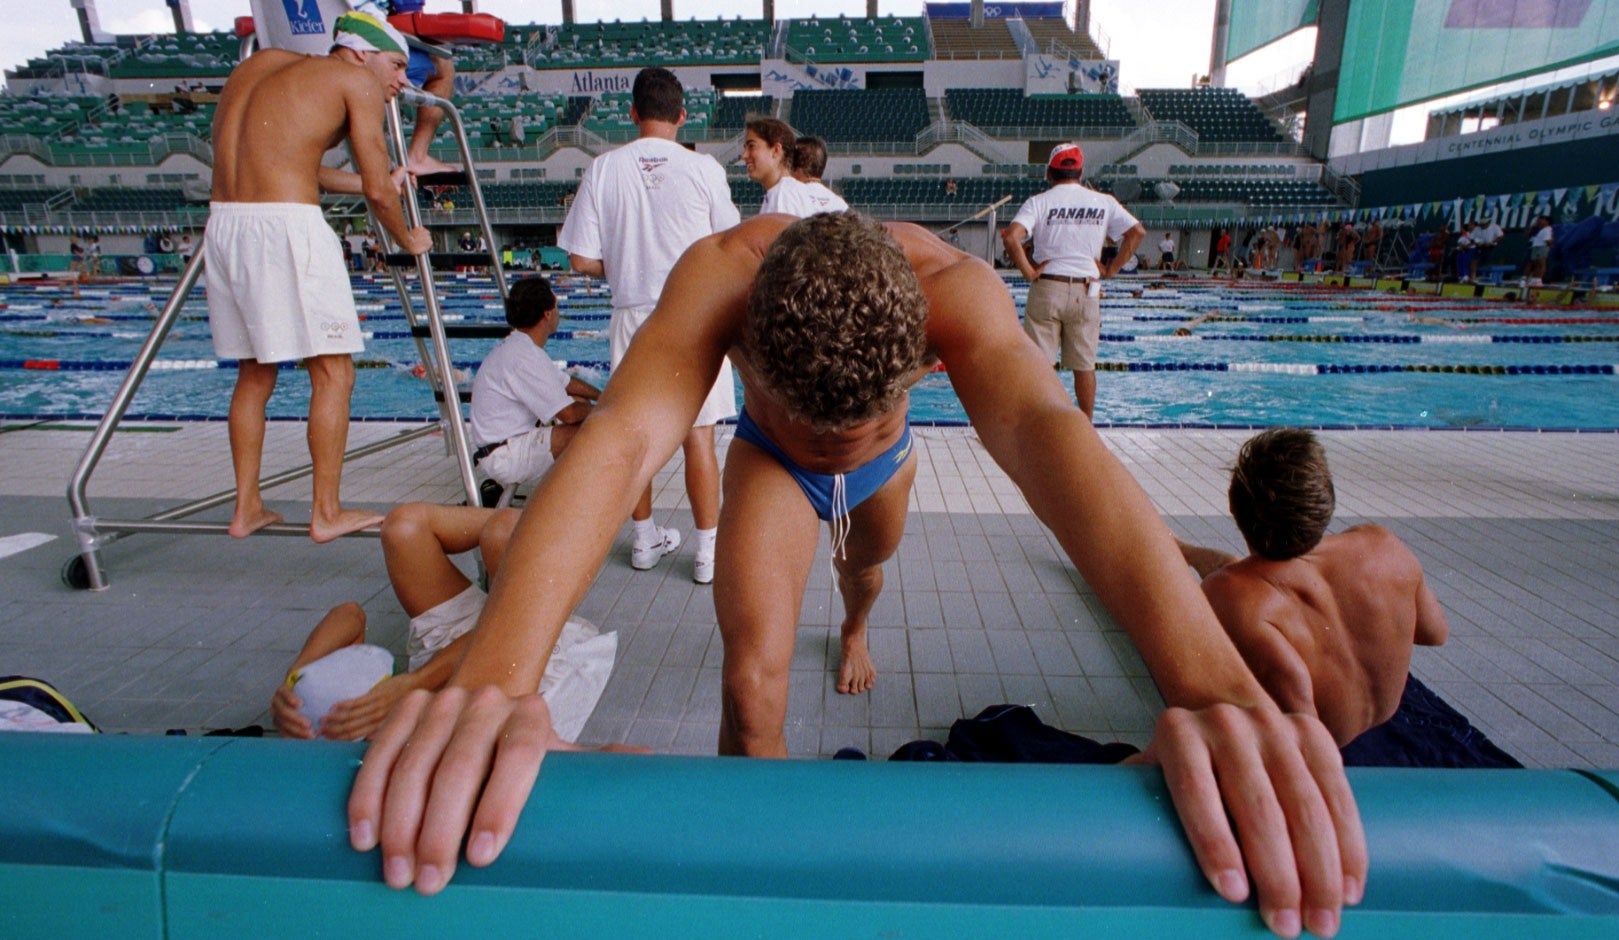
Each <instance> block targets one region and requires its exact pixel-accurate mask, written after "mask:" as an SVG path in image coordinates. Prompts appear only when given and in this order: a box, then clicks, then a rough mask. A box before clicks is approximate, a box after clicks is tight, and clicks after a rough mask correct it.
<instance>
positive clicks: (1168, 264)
mask: <svg viewBox="0 0 1619 940" xmlns="http://www.w3.org/2000/svg"><path fill="white" fill-rule="evenodd" d="M1174 266H1175V238H1174V236H1172V235H1170V234H1169V233H1168V232H1165V233H1164V240H1163V241H1161V242H1159V243H1158V270H1160V271H1167V270H1169V269H1170V268H1173V267H1174Z"/></svg>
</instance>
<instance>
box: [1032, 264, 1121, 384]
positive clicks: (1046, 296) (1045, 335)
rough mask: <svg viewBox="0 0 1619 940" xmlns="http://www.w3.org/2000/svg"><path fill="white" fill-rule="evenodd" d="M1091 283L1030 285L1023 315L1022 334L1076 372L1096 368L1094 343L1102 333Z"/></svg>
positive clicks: (1098, 301)
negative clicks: (1027, 335)
mask: <svg viewBox="0 0 1619 940" xmlns="http://www.w3.org/2000/svg"><path fill="white" fill-rule="evenodd" d="M1094 283H1095V282H1094V281H1092V282H1091V284H1080V283H1073V284H1065V283H1063V282H1062V281H1050V280H1044V279H1042V280H1038V281H1035V282H1034V283H1033V284H1032V285H1030V286H1029V301H1028V305H1027V306H1026V307H1025V308H1024V312H1023V331H1024V332H1026V333H1028V334H1029V338H1030V339H1032V340H1034V342H1035V345H1037V346H1039V347H1040V350H1041V351H1042V352H1044V353H1045V354H1046V358H1047V359H1056V360H1057V365H1058V367H1060V368H1063V369H1071V370H1073V371H1075V372H1091V371H1094V370H1095V369H1096V344H1097V342H1098V340H1099V339H1100V338H1101V334H1102V301H1101V297H1100V296H1099V294H1100V292H1098V296H1092V295H1091V292H1090V288H1091V285H1092V284H1094Z"/></svg>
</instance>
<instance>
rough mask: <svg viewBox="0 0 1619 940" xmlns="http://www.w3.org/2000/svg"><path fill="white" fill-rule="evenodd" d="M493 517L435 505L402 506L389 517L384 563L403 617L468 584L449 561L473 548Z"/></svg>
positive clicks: (470, 509) (484, 511) (490, 513)
mask: <svg viewBox="0 0 1619 940" xmlns="http://www.w3.org/2000/svg"><path fill="white" fill-rule="evenodd" d="M494 515H495V511H494V510H491V509H482V508H479V507H475V506H474V507H469V506H440V505H438V504H437V503H405V504H403V505H400V506H395V507H394V508H393V509H392V510H390V511H389V512H388V518H386V519H384V520H383V522H382V558H383V560H384V561H385V562H386V563H387V565H388V582H389V583H390V584H392V585H393V589H394V595H395V596H397V597H398V598H399V605H400V606H401V607H403V608H404V609H405V614H406V616H410V617H415V616H419V615H420V614H422V613H424V612H425V611H428V610H431V609H433V608H434V607H437V606H438V605H440V604H442V603H444V602H445V601H447V600H449V599H450V598H452V597H454V596H456V595H457V594H460V593H461V592H462V591H465V590H466V589H467V587H468V586H469V585H471V584H472V582H471V581H470V580H468V579H467V576H466V575H465V574H463V573H462V572H461V569H460V568H457V567H456V566H455V563H454V562H452V561H450V556H451V555H459V554H460V553H462V552H465V551H471V550H472V549H474V548H476V547H477V546H478V541H479V537H480V536H481V534H482V533H483V529H484V526H485V525H486V524H488V522H489V521H490V519H491V518H493V517H494Z"/></svg>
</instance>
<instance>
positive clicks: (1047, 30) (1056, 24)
mask: <svg viewBox="0 0 1619 940" xmlns="http://www.w3.org/2000/svg"><path fill="white" fill-rule="evenodd" d="M1023 25H1024V26H1026V27H1028V30H1029V35H1030V36H1031V37H1032V38H1033V39H1034V44H1035V46H1036V47H1037V48H1038V49H1039V50H1040V51H1041V52H1049V51H1050V50H1051V43H1052V42H1053V41H1055V42H1058V43H1061V44H1062V45H1063V46H1064V47H1066V48H1067V49H1068V50H1069V51H1070V52H1074V53H1077V54H1078V55H1079V57H1080V58H1081V59H1088V60H1097V59H1104V58H1106V56H1104V55H1102V50H1101V49H1100V48H1098V47H1097V45H1096V40H1094V39H1092V38H1091V37H1089V36H1087V35H1085V34H1084V33H1076V32H1074V31H1073V29H1071V28H1070V27H1069V26H1068V21H1067V20H1065V19H1063V18H1062V17H1054V16H1037V17H1025V18H1024V20H1023Z"/></svg>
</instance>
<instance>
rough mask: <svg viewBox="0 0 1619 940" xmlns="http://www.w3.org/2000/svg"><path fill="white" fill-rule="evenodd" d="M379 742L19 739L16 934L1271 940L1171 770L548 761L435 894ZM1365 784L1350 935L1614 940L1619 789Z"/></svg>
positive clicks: (14, 754)
mask: <svg viewBox="0 0 1619 940" xmlns="http://www.w3.org/2000/svg"><path fill="white" fill-rule="evenodd" d="M363 753H364V749H363V746H361V745H349V744H337V743H325V742H304V741H281V740H272V739H263V740H253V739H241V738H237V739H221V738H164V737H155V736H149V737H132V736H117V737H114V736H82V737H80V736H67V735H45V734H8V735H4V736H0V780H3V781H4V783H5V788H6V804H5V807H4V809H3V810H0V933H3V934H4V935H6V936H16V937H25V936H39V937H47V936H86V937H89V936H109V937H110V936H117V937H153V938H160V937H161V938H166V940H187V938H192V937H199V938H202V937H206V938H212V937H225V936H229V937H239V936H253V937H271V936H274V937H308V936H334V937H344V936H352V937H370V936H401V937H403V936H445V935H448V934H450V933H454V934H456V935H466V936H490V937H504V936H541V935H545V936H562V937H576V936H584V937H613V938H619V937H631V938H638V937H646V938H670V937H673V938H683V937H703V938H709V937H731V936H770V937H794V936H806V935H808V936H832V935H836V936H904V937H916V936H982V937H1001V936H1017V937H1026V936H1036V937H1073V936H1080V935H1084V934H1102V935H1118V936H1195V937H1198V938H1199V940H1217V938H1225V937H1245V938H1258V937H1263V936H1266V934H1265V933H1264V929H1263V925H1262V924H1261V922H1260V920H1259V917H1258V914H1257V911H1256V910H1255V907H1254V904H1253V902H1249V903H1248V904H1246V905H1232V904H1228V903H1226V902H1225V901H1222V900H1221V899H1220V898H1219V897H1218V896H1216V895H1215V894H1214V892H1213V890H1212V889H1210V888H1209V887H1208V885H1207V883H1206V882H1205V881H1204V879H1203V877H1202V875H1201V873H1200V872H1199V871H1198V869H1197V867H1196V865H1195V863H1194V861H1193V858H1192V855H1191V851H1190V849H1189V848H1188V846H1187V844H1186V840H1185V837H1184V836H1183V835H1182V833H1181V831H1180V828H1179V826H1178V824H1177V823H1176V821H1175V814H1174V811H1173V808H1172V807H1171V805H1170V802H1169V798H1168V794H1167V792H1166V791H1165V789H1164V786H1163V782H1162V777H1161V775H1160V773H1159V772H1158V771H1157V770H1156V769H1155V768H1147V767H1079V766H1059V765H1043V766H1041V765H1012V764H999V765H996V764H950V765H938V764H889V763H884V762H853V761H766V760H737V759H721V758H692V757H646V756H633V755H616V754H594V753H587V754H575V753H559V754H552V755H550V756H549V757H547V758H546V761H545V765H544V767H543V768H542V770H541V772H540V776H539V779H538V781H537V782H536V785H535V788H534V792H533V795H532V797H531V799H530V801H529V804H528V806H527V808H526V809H525V811H524V813H523V815H522V817H521V819H520V820H519V824H518V827H517V830H516V832H515V834H514V836H513V838H512V840H511V842H510V843H509V844H508V845H507V847H506V849H505V852H504V853H503V855H502V857H501V858H500V859H499V860H497V861H496V862H495V864H493V865H491V866H489V867H487V868H481V869H479V868H472V867H471V866H469V865H465V864H462V865H460V866H459V867H458V868H457V870H456V872H455V879H454V881H453V882H452V883H451V884H450V885H449V887H448V888H447V889H446V890H445V891H444V892H443V893H441V894H439V895H438V896H436V897H433V898H422V897H419V896H417V895H416V894H415V893H414V892H411V891H392V890H389V889H387V888H386V887H384V886H383V885H382V884H381V883H380V876H379V871H380V868H381V862H380V859H379V857H378V853H377V852H374V851H373V852H370V853H365V854H361V853H358V852H354V851H353V850H351V849H350V848H349V846H348V833H347V830H348V822H347V818H346V815H345V812H344V806H345V801H346V799H347V795H348V788H349V785H350V783H351V781H352V780H353V775H354V770H355V767H356V766H358V764H359V761H360V757H361V755H362V754H363ZM1349 776H1350V781H1351V784H1352V785H1353V787H1354V789H1355V796H1356V800H1357V802H1358V804H1359V806H1360V809H1361V813H1362V815H1363V819H1364V822H1365V828H1366V837H1367V843H1368V848H1369V850H1370V857H1371V859H1372V868H1371V874H1370V877H1369V878H1368V880H1367V885H1366V895H1365V900H1364V901H1363V902H1362V903H1361V904H1360V905H1359V906H1358V907H1356V908H1352V909H1349V910H1346V911H1345V913H1344V921H1343V926H1344V930H1345V936H1349V935H1355V936H1367V937H1382V936H1424V937H1434V936H1443V937H1468V936H1472V937H1520V936H1534V937H1554V936H1555V937H1559V938H1564V937H1573V938H1585V937H1590V938H1599V937H1600V938H1604V940H1607V938H1612V937H1614V936H1616V935H1619V852H1615V851H1614V846H1616V845H1619V774H1616V773H1615V772H1590V773H1586V772H1577V771H1569V770H1539V771H1536V770H1515V771H1465V770H1456V771H1433V770H1426V771H1411V770H1352V771H1351V772H1350V775H1349ZM852 793H858V794H860V798H859V799H856V800H851V799H849V795H850V794H852Z"/></svg>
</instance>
